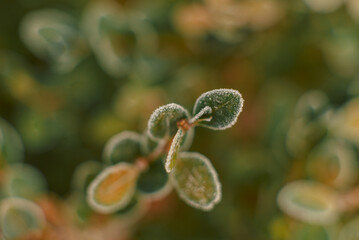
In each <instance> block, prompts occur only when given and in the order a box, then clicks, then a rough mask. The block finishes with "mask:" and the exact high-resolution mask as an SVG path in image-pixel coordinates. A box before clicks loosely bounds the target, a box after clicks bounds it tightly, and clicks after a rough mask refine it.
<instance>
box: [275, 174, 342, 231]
mask: <svg viewBox="0 0 359 240" xmlns="http://www.w3.org/2000/svg"><path fill="white" fill-rule="evenodd" d="M277 200H278V205H279V207H280V208H281V209H282V210H283V211H284V212H285V213H286V214H288V215H290V216H291V217H293V218H296V219H299V220H301V221H304V222H307V223H310V224H318V225H329V224H333V223H335V222H336V221H337V220H338V217H339V210H338V209H337V206H336V205H337V194H336V193H335V192H334V190H332V189H331V188H329V187H327V186H326V185H323V184H321V183H317V182H312V181H306V180H301V181H296V182H292V183H289V184H288V185H286V186H285V187H284V188H283V189H282V190H281V191H280V192H279V194H278V199H277Z"/></svg>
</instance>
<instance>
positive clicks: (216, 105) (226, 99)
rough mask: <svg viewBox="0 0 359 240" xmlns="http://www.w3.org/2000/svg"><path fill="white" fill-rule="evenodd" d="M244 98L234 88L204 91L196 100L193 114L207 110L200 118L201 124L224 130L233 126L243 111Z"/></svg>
mask: <svg viewBox="0 0 359 240" xmlns="http://www.w3.org/2000/svg"><path fill="white" fill-rule="evenodd" d="M243 102H244V100H243V98H242V96H241V94H240V93H239V92H238V91H236V90H232V89H215V90H212V91H209V92H206V93H203V94H202V95H201V96H200V97H199V98H198V99H197V101H196V103H195V105H194V108H193V115H197V114H199V113H200V112H201V111H204V110H206V109H208V107H210V108H211V111H208V110H206V111H205V113H206V114H203V115H202V116H201V117H200V119H199V120H203V121H200V122H199V123H198V125H199V126H202V127H207V128H211V129H215V130H222V129H226V128H229V127H231V126H233V125H234V124H235V123H236V121H237V118H238V115H239V113H240V112H241V111H242V107H243Z"/></svg>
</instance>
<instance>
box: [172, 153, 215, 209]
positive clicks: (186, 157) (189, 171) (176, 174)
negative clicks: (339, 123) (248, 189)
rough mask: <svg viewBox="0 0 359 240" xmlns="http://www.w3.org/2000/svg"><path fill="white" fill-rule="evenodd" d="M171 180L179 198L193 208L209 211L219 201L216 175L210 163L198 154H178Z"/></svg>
mask: <svg viewBox="0 0 359 240" xmlns="http://www.w3.org/2000/svg"><path fill="white" fill-rule="evenodd" d="M171 180H172V182H173V184H174V187H175V189H176V190H177V192H178V194H179V196H180V197H181V198H182V199H183V200H184V201H185V202H186V203H188V204H189V205H191V206H193V207H195V208H198V209H202V210H205V211H209V210H211V209H213V207H214V205H215V204H217V203H219V202H220V200H221V183H220V182H219V180H218V176H217V173H216V171H215V169H214V168H213V166H212V164H211V162H210V161H209V160H208V159H207V158H206V157H205V156H203V155H201V154H199V153H194V152H182V153H180V154H179V156H178V159H177V164H176V167H175V168H174V170H173V171H172V173H171Z"/></svg>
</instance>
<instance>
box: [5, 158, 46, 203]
mask: <svg viewBox="0 0 359 240" xmlns="http://www.w3.org/2000/svg"><path fill="white" fill-rule="evenodd" d="M46 188H47V186H46V180H45V178H44V176H43V175H42V173H41V172H39V171H38V170H37V169H36V168H34V167H32V166H30V165H26V164H16V165H13V166H11V168H7V169H6V170H5V174H4V185H3V191H4V194H5V195H6V196H9V197H21V198H27V199H34V198H36V197H38V196H39V195H41V194H43V193H44V192H45V191H46Z"/></svg>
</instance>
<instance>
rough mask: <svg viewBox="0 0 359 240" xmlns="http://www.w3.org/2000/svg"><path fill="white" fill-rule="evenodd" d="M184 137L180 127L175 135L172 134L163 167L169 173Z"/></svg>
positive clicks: (174, 163)
mask: <svg viewBox="0 0 359 240" xmlns="http://www.w3.org/2000/svg"><path fill="white" fill-rule="evenodd" d="M183 137H184V131H183V130H182V129H178V131H177V133H176V135H175V136H174V138H173V140H172V143H171V147H170V150H169V152H168V154H167V158H166V162H165V169H166V172H168V173H170V172H171V171H172V170H173V168H174V167H175V165H176V159H177V156H178V152H179V149H180V146H181V142H182V139H183Z"/></svg>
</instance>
